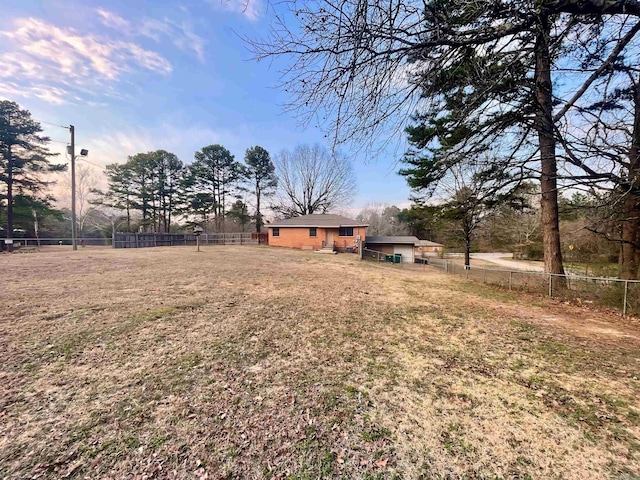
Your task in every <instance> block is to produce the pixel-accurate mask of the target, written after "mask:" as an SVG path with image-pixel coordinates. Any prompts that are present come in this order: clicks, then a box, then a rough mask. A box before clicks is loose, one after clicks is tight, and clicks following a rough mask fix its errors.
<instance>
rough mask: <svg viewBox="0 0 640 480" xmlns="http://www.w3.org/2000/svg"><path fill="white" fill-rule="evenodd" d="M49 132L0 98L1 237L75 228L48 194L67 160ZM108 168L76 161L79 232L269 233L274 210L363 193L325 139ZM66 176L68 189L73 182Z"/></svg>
mask: <svg viewBox="0 0 640 480" xmlns="http://www.w3.org/2000/svg"><path fill="white" fill-rule="evenodd" d="M42 132H43V130H42V126H41V125H40V123H39V122H37V121H36V120H35V119H33V118H32V116H31V114H30V112H28V111H27V110H24V109H21V108H20V106H19V105H18V104H17V103H15V102H11V101H0V225H1V226H0V237H7V238H12V237H16V236H25V235H26V236H36V237H37V236H38V235H39V232H40V231H44V232H45V233H49V234H52V233H55V234H58V235H61V236H68V234H69V229H68V228H67V227H66V224H67V223H68V222H70V215H69V211H68V209H67V208H62V209H60V208H58V207H57V205H56V204H57V201H56V199H55V198H53V196H52V195H51V193H50V192H51V187H52V185H53V184H54V183H55V180H54V179H55V176H54V175H56V174H61V173H62V174H64V172H66V170H67V166H66V165H65V164H61V163H56V162H55V158H56V155H54V154H53V153H52V152H51V151H50V150H49V148H48V144H49V142H50V139H49V138H48V137H46V136H44V135H43V134H42ZM103 173H104V179H103V181H101V180H100V179H99V178H95V177H94V175H93V174H92V173H91V171H90V170H88V169H87V168H86V167H84V166H83V165H82V164H79V165H78V167H77V178H76V190H77V196H76V211H77V227H78V231H79V232H80V233H81V234H89V233H91V234H94V233H95V234H102V235H107V234H109V235H110V234H111V233H112V232H114V231H116V230H119V231H140V230H142V231H148V232H171V231H176V230H180V229H189V228H192V227H193V226H194V225H195V224H199V225H202V226H203V227H204V228H205V230H206V231H209V232H224V231H226V230H228V229H231V230H233V231H246V230H248V229H250V228H254V229H255V230H256V231H257V232H261V231H262V230H263V228H264V224H265V219H264V216H265V212H266V211H272V212H274V214H275V215H278V216H280V217H285V218H286V217H292V216H298V215H306V214H310V213H325V212H327V211H329V210H333V209H336V208H338V207H340V206H343V205H344V204H346V203H347V202H349V201H350V200H351V198H352V197H353V195H354V194H355V174H354V171H353V166H352V163H351V161H350V159H348V158H347V157H345V156H343V155H340V154H339V153H334V152H332V151H331V150H329V149H327V148H325V147H323V146H320V145H312V146H309V145H298V146H296V147H294V148H292V149H289V150H287V149H283V150H282V151H281V152H279V153H278V154H277V155H276V156H275V158H273V159H272V157H271V154H270V153H269V152H268V151H267V150H266V149H264V148H262V147H260V146H253V147H250V148H248V149H247V150H246V151H245V154H244V158H243V161H239V160H236V158H235V156H234V155H233V154H232V153H231V152H230V151H229V150H228V149H227V148H225V147H224V146H222V145H219V144H214V145H208V146H205V147H202V148H201V149H200V150H198V151H197V152H195V154H194V158H193V161H191V162H190V163H185V162H183V161H182V160H180V159H179V158H178V156H177V155H175V154H174V153H171V152H169V151H166V150H155V151H151V152H142V153H136V154H134V155H131V156H129V157H128V158H127V159H126V161H125V162H123V163H113V164H110V165H107V166H106V168H105V170H104V172H103ZM63 183H65V187H66V188H65V189H70V182H69V180H68V179H65V181H64V182H63ZM101 184H102V185H101ZM69 204H70V199H69Z"/></svg>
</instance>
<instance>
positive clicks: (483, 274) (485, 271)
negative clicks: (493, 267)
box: [482, 268, 487, 283]
mask: <svg viewBox="0 0 640 480" xmlns="http://www.w3.org/2000/svg"><path fill="white" fill-rule="evenodd" d="M482 283H487V269H486V268H483V269H482Z"/></svg>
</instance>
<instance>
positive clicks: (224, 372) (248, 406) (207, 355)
mask: <svg viewBox="0 0 640 480" xmlns="http://www.w3.org/2000/svg"><path fill="white" fill-rule="evenodd" d="M0 270H2V272H3V277H4V279H5V282H6V283H5V287H4V289H3V290H2V291H1V292H0V311H1V312H2V315H1V316H0V327H1V328H0V361H1V362H2V368H1V369H0V418H1V420H2V421H0V476H2V477H7V478H32V477H36V478H38V477H40V478H60V477H63V476H67V477H68V478H85V477H89V478H114V477H132V478H135V477H138V478H144V477H145V476H146V477H147V478H281V477H282V478H344V477H351V478H435V479H457V478H540V479H542V478H544V479H546V478H566V479H580V480H584V479H591V478H593V479H596V478H598V479H599V478H625V476H626V477H628V478H634V477H633V475H636V474H638V472H640V458H639V452H640V405H639V401H638V398H639V397H638V394H639V393H640V392H639V390H640V363H639V362H640V355H639V354H638V352H639V349H638V347H639V346H640V345H639V343H640V342H639V341H638V339H639V338H640V329H639V327H638V324H637V322H636V321H630V320H627V319H625V320H622V319H620V318H619V317H617V316H614V315H609V314H607V313H602V312H594V311H591V310H589V309H588V308H586V307H576V306H574V305H565V304H562V303H559V302H556V303H554V302H548V301H542V300H540V299H538V298H537V297H534V296H526V295H522V296H517V295H516V294H515V293H512V292H503V291H500V290H495V289H494V290H490V289H485V290H480V289H477V290H472V289H470V288H469V287H468V286H465V285H466V284H463V282H461V281H460V280H459V279H457V278H456V277H453V276H447V275H444V274H441V273H438V272H435V271H433V270H430V269H398V268H394V267H393V266H385V265H377V264H371V263H368V262H360V261H359V260H358V259H357V257H356V256H351V255H337V256H322V255H315V254H313V253H308V252H298V251H290V250H285V249H271V248H268V247H227V246H219V247H205V248H203V251H202V252H201V253H199V254H198V253H197V252H195V251H193V249H190V248H187V247H185V248H182V247H174V248H156V249H141V250H98V249H95V250H88V249H86V250H81V251H78V252H70V251H52V250H48V251H46V252H40V253H36V254H32V255H4V256H0ZM483 288H485V287H483ZM487 288H490V287H487ZM532 304H533V305H532Z"/></svg>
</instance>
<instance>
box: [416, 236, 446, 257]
mask: <svg viewBox="0 0 640 480" xmlns="http://www.w3.org/2000/svg"><path fill="white" fill-rule="evenodd" d="M414 250H415V254H416V258H424V257H435V256H437V255H440V254H441V253H442V252H443V250H444V245H443V244H441V243H436V242H430V241H429V240H418V243H416V246H415V248H414Z"/></svg>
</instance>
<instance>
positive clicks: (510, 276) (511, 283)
mask: <svg viewBox="0 0 640 480" xmlns="http://www.w3.org/2000/svg"><path fill="white" fill-rule="evenodd" d="M512 286H513V272H509V290H511V289H512Z"/></svg>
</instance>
